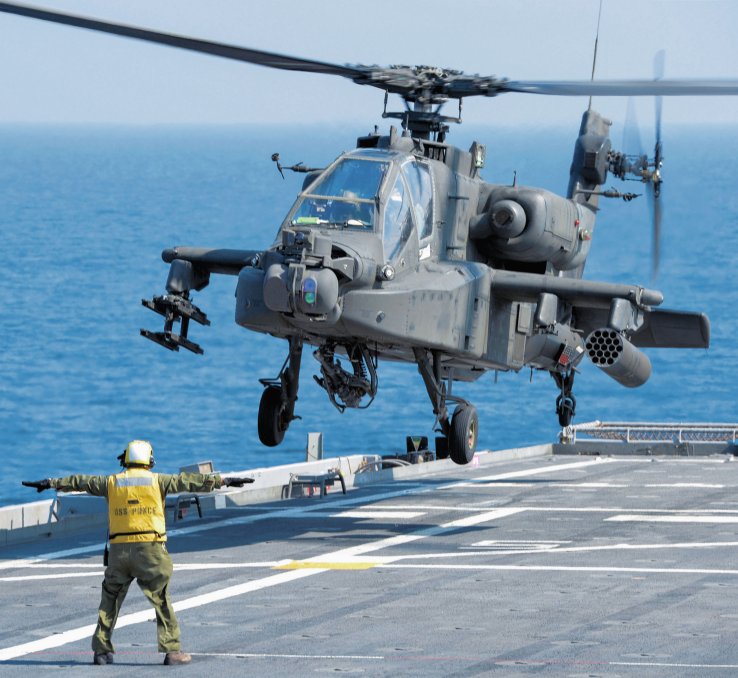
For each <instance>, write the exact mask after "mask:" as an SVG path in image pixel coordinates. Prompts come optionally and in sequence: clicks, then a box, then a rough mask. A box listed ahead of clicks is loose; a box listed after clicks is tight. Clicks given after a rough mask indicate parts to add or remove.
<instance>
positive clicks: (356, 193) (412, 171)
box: [287, 149, 433, 261]
mask: <svg viewBox="0 0 738 678" xmlns="http://www.w3.org/2000/svg"><path fill="white" fill-rule="evenodd" d="M287 223H288V224H289V225H290V226H291V227H293V228H294V227H297V228H299V227H301V226H303V227H311V226H312V227H317V228H321V229H342V230H344V229H345V230H349V231H363V232H366V233H377V234H381V237H382V243H383V249H384V258H385V261H392V260H394V259H395V258H396V257H398V256H399V254H400V253H401V252H402V251H403V250H404V249H405V246H406V245H407V243H408V241H409V240H410V236H411V235H412V234H413V233H417V241H422V240H424V239H427V238H429V237H430V236H431V235H432V233H433V181H432V176H431V170H430V167H429V165H428V163H427V162H424V161H422V160H420V159H417V158H415V157H412V156H408V155H407V154H405V153H396V152H391V151H390V152H388V151H385V150H374V149H361V150H357V151H353V152H352V153H349V154H346V155H344V156H342V157H341V158H339V159H338V160H337V161H336V162H335V163H334V164H333V165H332V166H331V167H329V168H328V169H327V170H326V171H325V172H324V173H323V174H321V175H320V176H319V177H318V178H317V179H316V180H315V181H314V182H313V183H312V184H310V185H309V186H307V188H306V189H305V191H304V192H303V193H302V194H301V195H300V197H299V198H298V200H297V202H296V203H295V206H294V207H293V209H292V212H291V214H290V217H289V218H288V222H287Z"/></svg>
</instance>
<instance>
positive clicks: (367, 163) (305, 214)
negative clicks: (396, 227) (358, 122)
mask: <svg viewBox="0 0 738 678" xmlns="http://www.w3.org/2000/svg"><path fill="white" fill-rule="evenodd" d="M388 168H389V163H387V162H377V161H375V160H368V159H361V158H344V159H343V160H341V161H340V162H339V163H338V164H336V165H335V166H334V167H333V169H332V170H330V171H328V172H327V173H325V174H324V175H323V176H322V177H319V178H318V180H317V181H316V183H315V184H313V185H312V186H310V188H309V193H306V194H305V195H303V196H302V198H301V199H300V201H299V202H298V206H297V209H296V210H295V212H294V215H293V217H292V224H293V225H324V226H329V227H330V226H332V227H342V228H360V229H366V228H373V227H374V218H375V216H376V208H377V196H378V195H379V189H380V187H381V185H382V180H383V179H384V176H385V174H386V173H387V170H388Z"/></svg>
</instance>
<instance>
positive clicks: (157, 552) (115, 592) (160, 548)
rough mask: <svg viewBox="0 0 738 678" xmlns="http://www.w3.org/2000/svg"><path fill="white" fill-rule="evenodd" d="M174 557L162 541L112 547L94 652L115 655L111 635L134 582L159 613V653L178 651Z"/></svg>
mask: <svg viewBox="0 0 738 678" xmlns="http://www.w3.org/2000/svg"><path fill="white" fill-rule="evenodd" d="M171 577H172V558H171V556H170V555H169V553H168V552H167V549H166V546H165V544H164V543H162V542H136V543H128V544H111V545H110V555H109V557H108V566H107V567H106V568H105V579H104V580H103V583H102V597H101V599H100V611H99V614H98V619H97V628H96V629H95V634H94V635H93V636H92V649H93V651H94V652H115V650H114V648H113V643H112V640H111V636H112V634H113V628H115V622H116V620H117V619H118V613H119V612H120V607H121V605H122V604H123V600H124V599H125V597H126V593H128V587H129V586H130V585H131V582H132V581H133V580H134V579H135V580H136V583H137V584H138V586H139V588H140V589H141V590H142V591H143V593H144V595H145V596H146V597H147V598H148V599H149V602H150V603H151V604H152V605H153V606H154V609H155V610H156V634H157V641H158V645H159V652H176V651H177V650H179V649H180V648H179V624H178V623H177V618H176V617H175V615H174V608H173V607H172V601H171V600H170V599H169V580H170V579H171Z"/></svg>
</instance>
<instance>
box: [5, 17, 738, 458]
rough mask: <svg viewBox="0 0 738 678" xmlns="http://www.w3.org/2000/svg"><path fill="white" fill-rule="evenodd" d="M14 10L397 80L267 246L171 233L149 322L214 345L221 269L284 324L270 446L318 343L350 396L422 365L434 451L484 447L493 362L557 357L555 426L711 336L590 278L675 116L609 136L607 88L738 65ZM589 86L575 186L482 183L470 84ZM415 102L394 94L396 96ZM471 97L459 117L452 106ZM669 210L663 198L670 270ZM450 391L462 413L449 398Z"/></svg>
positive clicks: (265, 394)
mask: <svg viewBox="0 0 738 678" xmlns="http://www.w3.org/2000/svg"><path fill="white" fill-rule="evenodd" d="M0 11H2V12H5V13H9V14H16V15H20V16H24V17H28V18H33V19H38V20H43V21H49V22H53V23H59V24H65V25H69V26H73V27H78V28H85V29H89V30H94V31H99V32H104V33H109V34H114V35H118V36H122V37H129V38H135V39H138V40H144V41H147V42H152V43H158V44H162V45H167V46H170V47H176V48H180V49H185V50H189V51H194V52H200V53H205V54H209V55H212V56H219V57H222V58H226V59H231V60H236V61H242V62H247V63H251V64H256V65H261V66H266V67H269V68H273V69H281V70H291V71H300V72H308V73H320V74H324V75H332V76H338V77H342V78H347V79H349V80H351V81H353V82H354V83H355V84H357V85H361V86H370V87H374V88H376V89H380V90H382V91H383V92H384V109H383V112H382V117H383V118H385V119H390V120H396V121H398V122H397V124H398V125H399V128H398V127H395V126H391V127H390V129H389V133H388V134H380V132H379V131H378V129H376V128H375V130H374V132H373V133H370V134H368V135H364V136H360V137H359V138H358V139H357V143H356V148H354V149H353V150H350V151H348V152H346V153H343V154H341V155H340V156H339V157H338V158H336V159H335V160H334V161H333V162H332V163H330V164H329V165H328V166H327V167H324V168H311V167H306V166H305V165H303V164H301V163H298V164H295V165H291V166H287V167H285V166H283V165H282V163H281V159H280V156H279V154H276V153H275V154H274V155H273V156H272V160H273V161H274V162H275V163H276V166H277V169H278V171H279V172H280V173H282V174H283V172H284V170H291V171H293V172H297V173H303V174H305V178H304V181H303V184H302V189H301V191H300V193H299V195H298V197H297V199H296V201H295V202H294V204H293V205H292V207H291V208H290V209H289V210H288V211H287V213H286V216H285V218H284V220H283V221H282V223H281V225H280V226H279V228H278V230H277V234H276V237H275V240H274V242H273V243H272V245H271V246H270V247H268V248H266V249H264V250H255V249H248V250H247V249H227V248H222V249H205V248H197V247H184V246H178V247H172V248H168V249H166V250H164V251H163V252H162V259H163V260H164V262H165V263H167V264H169V273H168V276H167V280H166V284H165V290H166V291H165V293H164V294H162V295H158V296H154V297H153V298H152V299H144V300H142V303H143V305H144V306H145V307H146V308H148V309H151V310H152V311H154V312H155V313H157V314H159V315H160V316H162V317H163V318H164V327H163V330H162V331H156V332H155V331H150V330H146V329H142V330H141V335H142V336H143V337H145V338H147V339H150V340H152V341H154V342H155V343H157V344H159V345H160V346H162V347H164V348H166V349H168V350H170V351H179V350H180V349H185V350H189V351H192V352H194V353H200V354H201V353H203V349H202V347H201V346H200V345H199V344H197V343H195V342H194V341H193V340H192V339H191V338H190V336H189V332H190V326H191V323H192V322H194V323H196V324H200V325H209V324H210V321H209V319H208V317H207V315H206V313H205V312H203V311H202V310H201V309H200V308H198V306H196V305H195V303H194V302H193V293H194V292H200V291H202V290H203V289H204V288H205V287H207V285H208V284H209V281H210V277H211V276H212V275H214V274H223V275H230V276H234V277H236V279H237V282H236V291H235V292H236V303H235V322H236V323H237V324H238V325H239V326H241V327H244V328H245V329H249V330H252V331H256V332H260V333H264V334H268V335H271V336H274V337H276V338H280V339H284V340H286V341H287V345H288V346H287V355H286V358H285V361H284V363H283V364H282V366H281V368H280V370H279V372H278V373H277V375H276V376H274V377H271V378H262V379H260V382H261V384H262V386H263V387H264V388H263V391H262V396H261V399H260V403H259V409H258V418H257V428H258V433H259V438H260V440H261V442H262V443H263V444H264V445H266V446H269V447H273V446H276V445H278V444H280V443H281V442H282V440H283V439H284V436H285V434H286V432H287V430H288V428H289V425H290V423H291V422H292V421H294V420H295V419H296V418H297V417H298V415H297V414H296V403H297V400H298V392H299V380H300V368H301V363H302V356H303V352H304V348H305V346H306V345H307V346H311V347H312V348H313V356H314V358H315V359H316V360H317V362H318V365H319V374H320V376H316V377H315V379H316V381H317V383H318V384H319V385H320V386H321V387H322V388H323V389H324V390H325V392H326V394H327V397H328V398H329V400H330V402H331V403H332V404H333V405H334V406H335V407H336V408H337V409H338V410H339V411H344V410H346V409H347V408H357V409H358V408H366V407H368V406H369V405H370V404H371V402H372V401H373V400H374V398H375V397H376V395H377V393H378V386H379V379H378V371H379V363H380V361H400V362H407V363H412V364H415V365H416V366H417V369H418V371H419V373H420V376H421V379H422V382H423V384H424V387H425V389H426V391H427V394H428V397H429V400H430V403H431V406H432V410H433V413H434V416H435V420H436V423H437V431H438V433H439V435H438V437H437V438H436V441H435V449H436V456H437V457H438V458H445V457H450V458H451V459H452V460H453V461H454V462H456V463H458V464H466V463H469V462H470V461H471V460H472V459H473V456H474V453H475V451H476V445H477V437H478V427H479V420H478V416H477V412H476V408H475V407H474V405H473V404H472V403H471V402H469V401H468V400H466V399H464V398H463V397H461V396H459V395H457V394H456V393H454V392H453V386H454V384H457V383H462V384H463V383H464V382H471V381H475V380H477V379H479V378H480V377H481V376H483V375H484V374H486V373H487V372H490V371H503V372H506V371H513V372H517V371H519V370H521V369H522V368H523V367H529V368H531V369H533V370H540V371H544V372H548V373H549V374H550V375H551V376H552V378H553V380H554V382H555V385H556V388H557V397H556V401H555V411H556V414H557V416H558V421H559V424H560V425H561V426H563V427H567V426H570V425H571V422H572V420H573V418H574V416H575V414H576V398H575V396H574V393H573V387H574V378H575V375H576V373H577V367H578V366H579V365H580V363H581V362H582V360H584V359H585V357H587V358H589V359H590V360H591V361H592V362H593V363H594V364H595V365H596V366H597V367H598V368H600V369H601V370H602V371H603V372H605V373H606V374H607V375H608V376H610V377H611V378H613V379H614V380H615V381H617V382H619V383H620V384H621V385H623V386H625V387H628V388H635V387H638V386H641V385H643V384H644V383H645V382H646V381H647V380H648V379H649V377H650V375H651V363H650V361H649V359H648V356H647V355H646V354H645V353H644V352H643V351H642V349H644V348H707V347H708V346H709V342H710V324H709V320H708V318H707V317H706V315H704V314H703V313H697V312H686V311H672V310H664V309H660V308H658V307H659V306H660V305H661V303H662V302H663V295H662V293H661V292H659V291H657V290H653V289H649V288H646V287H643V286H641V285H635V284H632V285H631V284H616V283H609V282H602V281H591V280H586V279H584V278H583V272H584V267H585V263H586V260H587V257H588V254H589V252H590V248H591V245H592V238H593V234H594V228H595V222H596V217H597V213H598V211H599V209H600V199H607V198H616V199H623V200H626V201H630V200H632V199H634V198H635V197H637V196H636V194H634V193H623V192H621V191H619V190H616V189H612V188H608V189H606V188H604V187H605V186H606V184H607V180H608V174H610V175H612V176H614V177H616V178H619V179H633V180H636V181H640V182H642V183H643V184H644V185H645V187H646V190H647V191H648V193H649V196H650V198H651V199H652V200H654V204H655V205H656V206H658V205H659V204H660V203H659V201H660V199H661V198H660V194H661V185H662V182H663V178H662V173H661V170H662V164H663V153H662V144H661V139H660V123H659V124H658V125H657V141H656V147H655V150H654V155H653V157H651V158H649V157H648V156H646V155H637V156H633V155H628V154H626V153H624V152H620V151H617V150H615V149H613V147H612V142H611V140H610V137H609V129H610V126H611V123H610V121H609V120H607V119H606V118H605V117H604V116H602V115H601V114H599V113H598V112H597V111H595V110H594V109H593V108H592V106H591V97H593V96H655V97H658V98H659V99H658V100H659V101H660V97H662V96H674V95H735V94H738V82H735V81H705V80H688V81H680V80H665V79H663V78H662V77H657V78H656V79H655V80H621V81H597V80H594V79H593V80H590V81H515V80H508V79H506V78H499V77H496V76H480V75H468V74H465V73H463V72H461V71H456V70H451V69H443V68H436V67H431V66H389V67H379V66H365V65H339V64H333V63H327V62H322V61H314V60H310V59H304V58H299V57H292V56H287V55H284V54H279V53H273V52H266V51H262V50H255V49H249V48H245V47H239V46H235V45H228V44H223V43H217V42H213V41H208V40H199V39H195V38H190V37H184V36H179V35H173V34H168V33H162V32H157V31H151V30H147V29H143V28H138V27H135V26H128V25H123V24H116V23H111V22H106V21H100V20H97V19H91V18H86V17H81V16H76V15H70V14H66V13H59V12H50V11H47V10H43V9H39V8H35V7H30V6H26V5H19V4H15V3H5V2H0ZM508 93H518V94H538V95H547V96H589V97H590V105H589V106H588V108H587V109H586V110H585V112H584V114H583V116H582V121H581V126H580V130H579V135H578V137H577V139H576V142H575V146H574V153H573V158H572V163H571V169H570V181H569V186H568V190H567V193H566V195H565V196H561V195H558V194H556V193H553V192H551V191H548V190H544V189H541V188H536V187H527V186H519V185H517V182H516V181H513V183H512V185H499V184H492V183H488V182H486V181H485V180H484V179H483V178H482V176H481V171H482V169H483V168H484V165H485V156H486V150H485V146H484V145H483V144H481V143H479V142H476V141H475V142H474V143H472V145H471V147H470V148H469V149H468V150H463V149H461V148H458V147H456V146H454V145H453V144H451V143H449V142H448V141H447V136H448V134H449V132H450V125H451V124H454V123H460V122H461V105H462V101H463V100H464V99H465V98H468V97H474V96H484V97H489V98H491V97H495V96H498V95H501V94H508ZM390 94H392V95H398V96H399V97H401V99H402V100H403V101H404V103H405V106H404V109H403V110H399V111H395V110H388V101H389V95H390ZM451 100H456V101H457V102H458V106H459V112H458V114H457V115H445V114H444V113H442V110H443V107H444V105H446V104H447V103H448V102H449V101H451ZM660 213H661V212H660V208H659V207H656V209H655V211H654V219H653V221H654V250H653V252H654V253H653V264H652V266H653V269H654V270H656V269H657V268H658V263H659V255H658V252H659V250H658V242H659V233H660V221H661V217H660ZM451 408H453V410H452V411H451Z"/></svg>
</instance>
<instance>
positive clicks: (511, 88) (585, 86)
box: [499, 80, 738, 97]
mask: <svg viewBox="0 0 738 678" xmlns="http://www.w3.org/2000/svg"><path fill="white" fill-rule="evenodd" d="M499 91H500V93H502V92H520V93H523V94H551V95H555V96H570V97H578V96H598V97H621V96H636V97H638V96H665V97H669V96H721V95H735V94H738V80H596V81H591V80H551V81H539V82H534V81H526V80H508V81H505V82H502V83H501V84H500V85H499Z"/></svg>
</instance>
